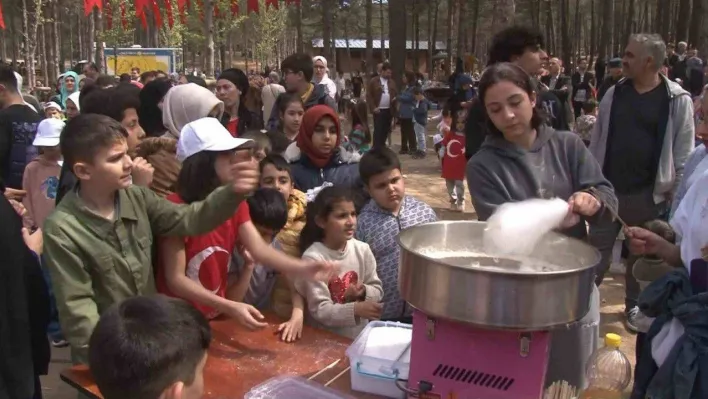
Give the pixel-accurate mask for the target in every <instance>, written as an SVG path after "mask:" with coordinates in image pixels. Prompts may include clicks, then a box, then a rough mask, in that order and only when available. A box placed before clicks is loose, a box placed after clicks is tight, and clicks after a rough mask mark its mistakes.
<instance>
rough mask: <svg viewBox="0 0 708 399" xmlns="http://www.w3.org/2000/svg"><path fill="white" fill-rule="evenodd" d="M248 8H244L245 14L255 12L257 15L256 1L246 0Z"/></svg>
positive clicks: (257, 6)
mask: <svg viewBox="0 0 708 399" xmlns="http://www.w3.org/2000/svg"><path fill="white" fill-rule="evenodd" d="M247 5H248V7H247V8H246V13H250V12H255V13H256V14H258V11H259V5H258V0H248V4H247Z"/></svg>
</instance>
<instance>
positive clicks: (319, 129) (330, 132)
mask: <svg viewBox="0 0 708 399" xmlns="http://www.w3.org/2000/svg"><path fill="white" fill-rule="evenodd" d="M338 134H339V132H338V131H337V125H336V124H335V123H334V121H333V120H332V118H330V117H329V116H325V117H324V118H322V119H320V121H319V122H317V125H315V131H314V132H313V134H312V145H313V146H314V147H315V148H316V149H317V150H318V151H319V152H321V153H323V154H331V153H332V151H334V150H335V148H334V147H335V145H336V144H337V135H338Z"/></svg>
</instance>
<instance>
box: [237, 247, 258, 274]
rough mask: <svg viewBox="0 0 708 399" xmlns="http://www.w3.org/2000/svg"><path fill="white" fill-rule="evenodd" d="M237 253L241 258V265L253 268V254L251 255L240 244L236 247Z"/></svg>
mask: <svg viewBox="0 0 708 399" xmlns="http://www.w3.org/2000/svg"><path fill="white" fill-rule="evenodd" d="M238 253H239V255H241V257H242V258H243V265H244V266H245V267H247V268H250V269H253V266H255V264H256V261H254V260H253V256H251V253H250V252H248V250H247V249H246V247H244V246H243V245H241V246H240V247H239V249H238Z"/></svg>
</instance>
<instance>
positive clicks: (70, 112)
mask: <svg viewBox="0 0 708 399" xmlns="http://www.w3.org/2000/svg"><path fill="white" fill-rule="evenodd" d="M82 82H83V80H82ZM77 115H79V109H78V108H77V107H76V104H74V102H73V101H71V100H66V117H67V118H68V119H72V118H75V117H76V116H77Z"/></svg>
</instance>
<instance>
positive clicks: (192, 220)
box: [44, 114, 331, 364]
mask: <svg viewBox="0 0 708 399" xmlns="http://www.w3.org/2000/svg"><path fill="white" fill-rule="evenodd" d="M126 137H127V132H126V130H125V129H124V128H123V127H122V126H121V124H120V123H119V122H117V121H115V120H113V119H111V118H109V117H107V116H104V115H97V114H84V115H79V116H77V117H76V118H74V119H72V120H71V121H70V122H69V123H68V124H67V125H66V128H65V129H64V131H63V133H62V138H61V143H60V147H61V151H62V154H63V155H64V162H67V163H68V166H69V168H70V170H72V171H73V172H74V174H75V175H76V177H77V179H78V181H79V184H78V185H77V186H76V188H75V189H74V190H73V191H71V192H69V193H67V194H66V197H64V199H63V200H62V202H61V203H60V204H59V205H58V206H57V208H56V209H55V211H54V213H53V214H51V215H50V216H49V217H48V218H47V220H46V221H45V226H44V253H45V257H46V262H47V267H48V269H49V271H50V274H51V277H52V282H53V284H54V290H55V295H56V299H57V308H58V311H59V320H60V322H61V325H62V327H63V329H64V333H65V335H66V338H67V339H68V341H69V343H70V344H71V347H72V357H73V358H74V361H75V362H78V363H84V364H85V363H86V361H87V358H86V354H87V349H88V342H89V337H90V336H91V332H92V331H93V328H94V326H95V325H96V323H97V322H98V318H99V315H100V314H102V313H103V311H105V310H106V309H107V308H108V307H109V306H111V305H113V304H114V303H117V302H120V301H122V300H123V299H126V298H130V297H133V296H137V295H147V294H153V293H155V281H154V273H153V268H152V263H153V262H152V243H153V239H154V238H155V237H157V236H193V235H200V234H204V233H207V232H209V231H211V230H213V229H214V228H216V227H217V226H219V225H220V224H222V223H223V222H224V221H226V220H227V219H228V218H230V217H232V216H233V214H234V212H235V211H236V209H237V207H238V205H239V203H240V202H241V201H242V200H243V199H244V198H245V196H246V195H247V194H249V193H251V192H252V191H254V190H255V189H256V188H257V187H258V180H259V174H258V164H257V163H256V162H254V161H253V160H251V161H250V162H241V163H237V164H233V165H232V168H231V173H232V182H233V183H231V184H230V185H227V186H223V187H220V188H218V189H216V190H215V191H214V192H212V193H211V194H210V195H209V196H208V197H207V198H206V199H205V200H204V201H202V202H195V203H192V204H190V205H178V204H174V203H172V202H170V201H168V200H166V199H164V198H162V197H159V196H158V195H157V194H155V193H153V192H152V191H150V190H149V189H147V188H144V187H139V186H135V185H133V184H131V170H132V161H131V159H130V157H129V156H128V154H127V150H128V147H127V143H126ZM301 267H302V269H301V270H302V271H305V270H307V271H310V272H312V271H315V270H324V271H325V273H327V272H328V271H329V270H330V269H331V264H325V263H317V264H314V263H309V264H308V263H305V262H301Z"/></svg>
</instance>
